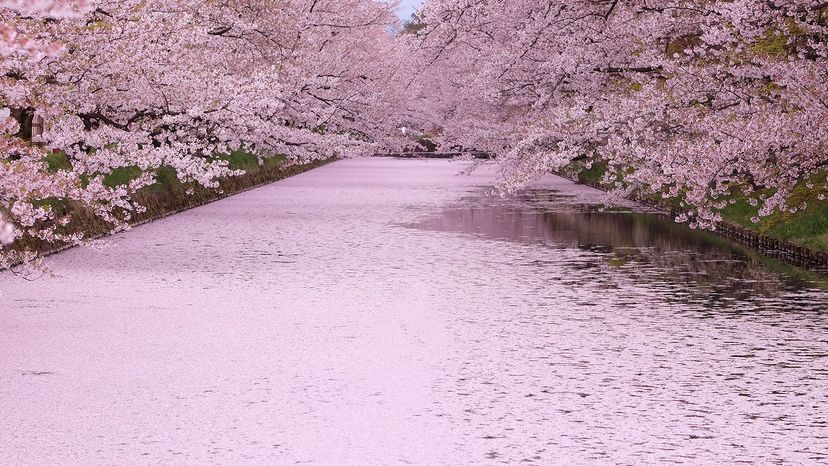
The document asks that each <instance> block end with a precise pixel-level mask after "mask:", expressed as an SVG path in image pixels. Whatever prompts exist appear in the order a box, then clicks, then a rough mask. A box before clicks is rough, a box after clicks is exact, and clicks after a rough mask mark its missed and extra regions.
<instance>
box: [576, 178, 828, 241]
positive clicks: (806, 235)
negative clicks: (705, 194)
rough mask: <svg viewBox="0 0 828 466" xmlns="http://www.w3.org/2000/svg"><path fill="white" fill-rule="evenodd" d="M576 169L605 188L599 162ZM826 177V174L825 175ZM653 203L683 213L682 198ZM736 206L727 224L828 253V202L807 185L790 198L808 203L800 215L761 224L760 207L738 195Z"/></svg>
mask: <svg viewBox="0 0 828 466" xmlns="http://www.w3.org/2000/svg"><path fill="white" fill-rule="evenodd" d="M580 168H581V167H578V166H573V167H570V168H569V169H568V170H567V173H569V174H572V175H575V176H577V178H578V180H579V181H580V182H582V183H584V184H588V185H590V186H596V187H603V184H602V180H603V177H604V174H605V173H606V170H607V168H606V165H604V164H601V163H595V164H593V165H592V167H591V168H590V169H587V170H583V169H580ZM822 176H823V178H824V175H822ZM648 200H650V201H653V202H655V203H657V204H659V205H662V206H664V207H665V208H676V209H678V210H680V208H679V204H680V200H679V199H666V200H664V199H661V198H660V197H655V196H653V197H651V198H648ZM734 200H735V203H733V204H729V205H728V206H727V207H725V209H724V210H723V211H722V212H721V215H722V218H723V219H724V221H725V222H728V223H730V224H733V225H738V226H740V227H742V228H744V229H746V230H750V231H752V232H755V233H757V234H760V235H764V236H768V237H771V238H774V239H777V240H780V241H785V242H788V243H791V244H794V245H797V246H802V247H805V248H808V249H812V250H814V251H822V252H828V201H825V200H822V201H821V200H819V199H818V198H817V193H816V192H814V190H812V189H808V187H807V186H806V183H805V182H803V183H801V184H800V185H799V186H797V187H796V189H795V190H794V192H793V193H792V194H791V196H790V198H788V204H789V205H793V206H798V205H800V204H802V203H806V204H807V207H806V208H805V209H801V210H798V211H797V212H796V213H793V214H792V213H789V212H774V213H773V214H771V215H770V216H767V217H761V218H760V221H759V223H753V222H752V221H751V218H753V217H756V216H758V208H757V207H754V206H751V205H750V204H749V203H748V202H747V200H746V199H744V198H741V197H738V196H735V197H734Z"/></svg>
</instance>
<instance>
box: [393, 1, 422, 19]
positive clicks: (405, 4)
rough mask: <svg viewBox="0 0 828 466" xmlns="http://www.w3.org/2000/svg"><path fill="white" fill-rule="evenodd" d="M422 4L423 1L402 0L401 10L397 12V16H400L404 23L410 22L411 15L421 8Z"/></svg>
mask: <svg viewBox="0 0 828 466" xmlns="http://www.w3.org/2000/svg"><path fill="white" fill-rule="evenodd" d="M422 4H423V0H402V2H401V4H400V9H399V10H398V11H397V15H399V17H400V19H401V20H402V21H403V22H405V21H408V20H409V19H411V14H412V13H414V10H416V9H417V8H419V7H420V5H422Z"/></svg>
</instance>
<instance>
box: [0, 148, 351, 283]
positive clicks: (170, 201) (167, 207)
mask: <svg viewBox="0 0 828 466" xmlns="http://www.w3.org/2000/svg"><path fill="white" fill-rule="evenodd" d="M337 160H339V159H338V158H337V157H331V158H328V159H321V160H315V161H313V162H308V163H305V164H295V165H287V166H279V167H276V168H271V169H269V170H268V169H266V168H261V169H259V170H257V171H256V172H248V173H245V174H244V175H241V176H237V177H232V178H226V179H224V180H222V185H221V186H220V187H219V188H218V190H216V189H208V188H203V187H199V188H198V192H197V193H194V194H186V195H184V196H180V197H179V196H174V195H169V196H164V195H160V194H153V195H149V194H148V195H147V196H146V197H147V199H145V201H155V202H152V204H154V206H153V207H152V208H150V207H149V206H145V207H147V210H146V212H145V214H144V215H138V216H136V217H137V219H136V220H134V221H131V222H129V228H128V229H124V230H118V231H114V232H113V231H112V230H111V229H108V228H107V229H106V231H101V230H102V226H105V225H104V224H102V223H101V221H100V219H95V220H97V222H93V223H92V224H91V227H90V228H89V229H88V231H89V232H90V234H89V236H88V237H87V238H84V241H95V240H99V239H102V238H106V237H109V236H114V235H117V234H118V233H121V232H123V231H128V230H130V229H132V228H135V227H139V226H141V225H146V224H148V223H152V222H155V221H157V220H161V219H164V218H167V217H171V216H173V215H176V214H179V213H182V212H186V211H188V210H191V209H195V208H197V207H201V206H204V205H207V204H211V203H213V202H217V201H220V200H222V199H226V198H228V197H232V196H235V195H237V194H242V193H244V192H247V191H252V190H254V189H257V188H261V187H263V186H266V185H269V184H271V183H275V182H277V181H281V180H284V179H287V178H290V177H293V176H296V175H299V174H302V173H305V172H308V171H310V170H313V169H316V168H320V167H323V166H325V165H328V164H329V163H332V162H335V161H337ZM163 194H170V193H163ZM79 246H83V243H80V244H77V243H72V244H63V245H56V246H55V247H43V248H41V247H35V248H33V249H34V250H35V251H36V252H37V254H38V258H44V257H48V256H51V255H54V254H58V253H61V252H64V251H68V250H70V249H74V248H76V247H79ZM23 264H24V262H16V263H13V264H12V265H11V266H10V267H9V268H8V269H3V268H0V271H3V270H10V269H11V268H13V267H18V266H20V265H23Z"/></svg>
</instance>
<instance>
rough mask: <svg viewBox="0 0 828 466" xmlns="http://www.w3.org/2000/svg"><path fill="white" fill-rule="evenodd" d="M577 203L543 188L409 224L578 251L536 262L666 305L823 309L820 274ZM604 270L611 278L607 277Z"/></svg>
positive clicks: (825, 285)
mask: <svg viewBox="0 0 828 466" xmlns="http://www.w3.org/2000/svg"><path fill="white" fill-rule="evenodd" d="M582 201H583V199H579V198H578V196H575V195H567V194H562V193H560V192H556V191H550V190H533V191H528V192H525V193H522V194H521V195H520V196H516V197H512V198H499V197H494V196H485V195H481V196H478V197H473V198H468V199H465V200H464V201H463V202H462V203H460V204H457V205H454V206H452V207H450V208H448V209H446V210H444V211H442V212H441V213H440V214H439V215H436V216H432V217H430V218H427V219H425V220H423V221H422V222H420V223H417V224H414V225H409V226H410V227H414V228H417V229H423V230H428V231H442V232H452V233H461V234H468V235H474V236H477V237H479V238H481V239H489V240H502V241H511V242H519V243H526V244H539V245H543V246H546V247H551V248H560V249H577V250H581V251H584V252H585V253H586V254H585V255H584V256H583V257H580V258H579V260H578V261H575V262H572V261H570V262H567V263H565V264H561V263H542V262H538V263H537V265H538V266H539V268H542V267H544V266H546V267H550V266H557V267H561V266H562V267H565V268H569V269H572V270H573V272H577V273H576V275H578V276H580V277H584V276H585V275H584V271H588V270H590V269H594V270H595V271H596V272H595V273H594V274H592V275H586V277H588V279H589V280H592V281H595V282H599V283H600V282H605V283H604V285H605V286H607V287H616V286H617V284H616V281H615V280H614V278H616V277H615V276H617V275H621V276H624V277H625V278H628V279H632V280H635V281H636V282H638V283H640V284H646V285H648V286H652V287H653V288H654V291H656V292H661V293H663V294H665V295H666V299H667V300H669V301H674V302H679V303H682V304H696V305H700V306H702V307H704V308H706V309H710V308H714V309H717V310H722V309H723V308H735V309H740V310H751V311H756V310H780V309H787V310H790V309H791V308H792V307H795V308H796V309H797V310H814V311H823V310H827V309H828V294H826V293H825V292H824V291H823V290H825V289H828V280H826V277H824V276H820V275H817V274H812V273H809V272H806V271H804V270H801V269H798V268H795V267H793V266H789V265H787V264H784V263H781V262H778V261H775V260H773V259H767V258H764V257H761V256H759V255H758V254H756V253H754V252H753V251H750V250H748V249H746V248H744V247H742V246H740V245H738V244H736V243H733V242H731V241H729V240H726V239H723V238H721V237H719V236H716V235H715V234H712V233H710V232H706V231H699V230H692V229H690V228H688V227H687V226H685V225H682V224H677V223H675V222H674V221H672V219H670V218H668V217H666V216H662V215H658V214H655V213H647V212H639V211H636V210H633V209H630V208H609V207H606V206H605V205H602V204H594V203H582ZM553 262H554V261H553ZM606 266H609V267H610V269H609V270H615V271H616V273H607V272H606V268H607V267H606ZM782 297H784V299H781V298H782ZM757 298H761V299H757ZM774 298H780V299H774ZM748 304H750V305H748Z"/></svg>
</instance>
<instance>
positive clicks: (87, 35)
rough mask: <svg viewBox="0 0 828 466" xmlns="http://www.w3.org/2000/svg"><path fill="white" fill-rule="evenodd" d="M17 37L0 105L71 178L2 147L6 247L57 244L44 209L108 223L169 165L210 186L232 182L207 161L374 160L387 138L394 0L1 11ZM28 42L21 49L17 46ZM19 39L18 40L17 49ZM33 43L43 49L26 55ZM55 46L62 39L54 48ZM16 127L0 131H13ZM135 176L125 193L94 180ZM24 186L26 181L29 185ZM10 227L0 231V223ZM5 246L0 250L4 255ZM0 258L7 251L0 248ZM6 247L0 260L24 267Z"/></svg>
mask: <svg viewBox="0 0 828 466" xmlns="http://www.w3.org/2000/svg"><path fill="white" fill-rule="evenodd" d="M0 5H1V6H2V8H3V10H2V12H3V14H4V18H7V19H6V23H5V27H6V28H8V30H12V31H14V35H13V36H9V37H10V38H11V39H10V40H9V41H8V43H9V44H12V43H15V44H17V45H9V46H7V47H6V49H5V50H6V52H5V57H4V58H3V59H2V62H0V68H2V69H0V75H2V76H4V78H2V79H3V83H2V91H0V98H2V100H3V102H4V103H5V104H6V105H7V106H9V107H12V108H19V109H27V110H29V111H32V110H34V109H36V110H37V112H38V114H39V115H42V116H44V117H45V118H46V121H47V122H48V128H47V131H46V133H45V134H44V136H43V141H42V142H43V143H44V144H46V145H47V147H49V148H57V149H60V150H62V151H63V152H65V153H66V155H67V157H68V158H69V160H70V161H71V166H72V169H71V170H60V171H57V172H54V171H52V172H50V171H49V170H48V169H47V167H46V164H45V162H44V161H43V155H44V154H43V152H42V150H39V149H37V148H35V147H32V146H30V145H28V144H27V143H24V142H22V141H12V142H11V144H13V145H14V147H5V148H3V152H2V154H4V155H5V161H4V163H3V164H2V165H0V170H2V171H3V172H2V173H0V180H2V181H0V215H3V216H4V218H5V220H3V221H4V222H5V223H4V226H3V228H4V229H3V230H2V231H3V232H5V233H3V237H2V239H3V244H5V245H8V244H10V243H11V242H12V241H14V240H15V239H16V238H20V237H21V236H24V235H28V236H31V237H35V238H39V239H41V240H46V241H64V242H66V241H68V242H77V241H80V240H81V239H82V236H81V235H78V234H73V235H71V236H66V235H64V236H61V235H58V234H57V233H56V232H57V229H56V228H55V226H56V225H60V224H61V223H65V222H67V221H68V219H59V218H55V216H54V214H53V212H52V211H51V209H49V208H48V206H44V205H42V202H41V201H43V200H45V199H61V200H71V201H76V202H81V203H83V204H84V205H86V206H87V207H88V208H90V209H92V210H94V212H95V213H96V214H97V215H99V216H100V217H102V218H104V219H105V220H107V221H109V222H110V223H111V224H112V225H113V227H114V228H123V227H125V225H126V224H127V223H128V222H129V220H130V219H131V217H132V215H133V213H134V212H136V211H140V210H141V209H142V207H141V206H139V205H136V204H135V202H134V201H133V200H132V196H133V194H134V193H135V191H137V190H138V189H141V188H142V187H145V186H147V185H149V184H151V183H153V182H154V181H155V176H156V173H157V171H158V170H159V169H160V168H162V167H171V168H173V169H174V170H175V172H176V174H177V176H178V177H179V179H180V180H181V181H183V182H197V183H200V184H201V185H204V186H207V187H212V188H217V187H218V181H217V180H218V179H219V178H221V177H225V176H233V175H238V174H240V173H239V172H237V171H234V170H231V169H230V168H229V166H228V162H227V161H226V160H224V159H222V158H220V157H217V155H218V154H222V153H228V152H231V151H234V150H238V149H245V150H249V151H252V152H254V153H256V154H257V155H258V156H259V157H260V158H264V157H268V156H274V155H283V156H286V157H288V158H289V159H290V160H292V161H295V162H307V161H311V160H315V159H319V158H328V157H331V156H337V155H340V156H342V155H345V156H353V155H360V154H370V153H372V152H373V151H375V150H376V148H377V147H378V146H379V145H382V144H391V143H393V141H394V139H395V138H396V137H398V136H397V135H396V133H395V131H394V129H393V126H394V125H389V124H388V122H389V121H391V120H393V118H394V112H395V110H394V109H395V105H397V102H398V101H399V97H398V96H397V95H396V94H395V91H394V89H395V88H394V86H389V85H387V83H388V82H390V81H392V80H394V78H395V73H397V71H398V68H399V65H398V63H397V62H396V60H395V58H396V56H397V54H399V53H401V49H400V48H399V47H398V46H397V45H396V44H395V42H394V41H393V40H391V39H392V38H391V35H390V34H389V30H390V28H391V26H392V25H394V24H396V21H397V20H396V18H395V17H394V15H393V6H394V5H389V4H384V3H379V2H375V1H373V0H339V1H336V2H334V1H332V0H278V1H272V0H242V1H237V2H213V1H207V0H163V1H156V2H145V1H143V0H97V1H90V2H77V1H74V2H73V1H63V2H61V1H46V0H42V1H40V2H34V3H32V2H16V1H6V2H4V3H2V4H0ZM22 37H25V38H26V39H25V41H23V40H22V39H18V38H22ZM15 41H16V42H15ZM31 44H39V45H31ZM54 44H61V45H60V48H61V49H62V51H61V52H60V53H57V49H56V48H55V47H56V46H55V45H54ZM14 125H15V122H13V121H9V122H6V127H4V128H3V129H4V131H5V132H6V133H15V132H16V130H17V128H15V127H14ZM123 167H137V168H140V172H141V175H140V176H137V177H136V178H135V179H132V180H131V181H130V182H129V183H128V184H125V185H120V186H116V187H107V186H106V185H105V183H104V177H105V175H106V174H108V173H110V172H112V171H113V170H115V169H118V168H123ZM35 180H37V181H36V182H35ZM9 224H11V225H13V227H8V226H6V225H9ZM0 247H1V246H0ZM0 252H3V251H0ZM27 258H30V254H29V255H24V256H20V255H19V254H18V253H14V254H13V253H11V252H10V250H9V249H8V248H7V249H6V251H5V256H3V255H2V254H0V266H3V265H7V264H8V263H10V262H12V261H18V260H21V259H23V260H25V259H27Z"/></svg>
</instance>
